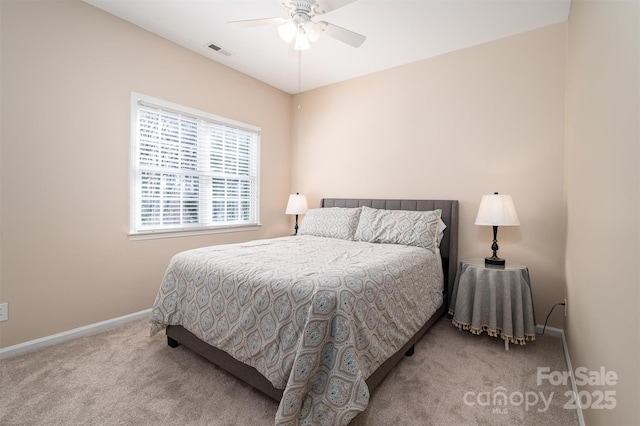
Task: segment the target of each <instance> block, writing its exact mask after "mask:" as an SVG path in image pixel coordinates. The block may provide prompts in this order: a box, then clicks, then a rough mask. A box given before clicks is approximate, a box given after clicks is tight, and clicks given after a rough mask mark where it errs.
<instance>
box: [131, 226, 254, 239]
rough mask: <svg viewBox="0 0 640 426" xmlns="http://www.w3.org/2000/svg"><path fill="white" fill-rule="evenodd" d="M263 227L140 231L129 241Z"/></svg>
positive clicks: (132, 234)
mask: <svg viewBox="0 0 640 426" xmlns="http://www.w3.org/2000/svg"><path fill="white" fill-rule="evenodd" d="M261 226H262V225H260V224H257V225H242V226H237V225H234V226H221V227H217V228H207V229H174V230H168V229H167V230H158V231H140V232H135V233H130V234H129V239H130V240H132V241H139V240H155V239H159V238H176V237H193V236H198V235H207V234H224V233H229V232H245V231H256V230H258V229H260V227H261Z"/></svg>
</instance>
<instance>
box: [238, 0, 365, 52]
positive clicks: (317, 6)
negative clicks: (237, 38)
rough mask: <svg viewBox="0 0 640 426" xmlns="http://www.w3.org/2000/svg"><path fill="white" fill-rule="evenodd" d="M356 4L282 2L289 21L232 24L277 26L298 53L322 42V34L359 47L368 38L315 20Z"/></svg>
mask: <svg viewBox="0 0 640 426" xmlns="http://www.w3.org/2000/svg"><path fill="white" fill-rule="evenodd" d="M354 1H356V0H280V4H281V5H282V7H284V9H285V11H286V13H287V15H288V18H263V19H249V20H244V21H231V22H228V24H229V25H233V26H236V27H244V28H247V27H257V26H263V25H278V33H279V34H280V37H281V38H282V39H283V40H284V41H285V42H287V43H291V42H294V46H293V47H294V48H295V49H296V50H307V49H309V48H310V47H311V44H310V42H315V41H318V40H319V39H320V37H321V36H322V35H323V34H326V35H328V36H329V37H333V38H335V39H337V40H340V41H341V42H343V43H346V44H348V45H350V46H353V47H360V46H361V45H362V43H364V41H365V40H366V37H365V36H363V35H361V34H358V33H355V32H353V31H350V30H348V29H346V28H342V27H339V26H337V25H334V24H330V23H329V22H326V21H319V22H315V21H313V20H312V18H315V17H316V16H318V15H322V14H324V13H327V12H331V11H332V10H336V9H338V8H340V7H342V6H345V5H347V4H349V3H353V2H354Z"/></svg>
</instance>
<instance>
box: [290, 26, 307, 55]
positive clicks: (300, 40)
mask: <svg viewBox="0 0 640 426" xmlns="http://www.w3.org/2000/svg"><path fill="white" fill-rule="evenodd" d="M310 47H311V44H310V43H309V37H307V33H305V32H304V30H303V29H302V28H300V29H298V34H297V35H296V42H295V43H294V45H293V48H294V49H295V50H307V49H309V48H310Z"/></svg>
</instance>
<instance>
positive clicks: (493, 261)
mask: <svg viewBox="0 0 640 426" xmlns="http://www.w3.org/2000/svg"><path fill="white" fill-rule="evenodd" d="M505 263H506V261H505V260H504V259H501V258H499V257H497V256H491V257H485V258H484V266H489V267H493V268H504V265H505Z"/></svg>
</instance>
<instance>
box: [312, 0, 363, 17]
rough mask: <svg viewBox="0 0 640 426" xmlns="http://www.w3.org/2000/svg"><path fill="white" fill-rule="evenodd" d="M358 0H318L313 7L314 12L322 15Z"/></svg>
mask: <svg viewBox="0 0 640 426" xmlns="http://www.w3.org/2000/svg"><path fill="white" fill-rule="evenodd" d="M354 1H356V0H318V1H317V2H316V4H315V6H314V7H313V11H314V13H316V14H317V15H322V14H323V13H328V12H331V11H332V10H336V9H340V8H341V7H343V6H346V5H348V4H349V3H353V2H354Z"/></svg>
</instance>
